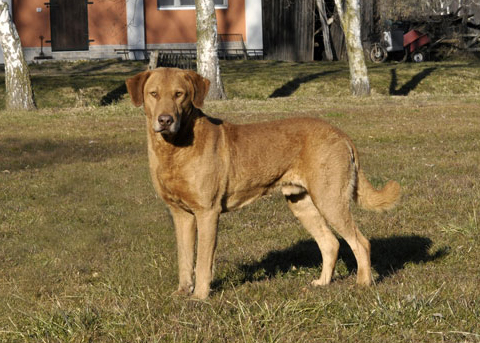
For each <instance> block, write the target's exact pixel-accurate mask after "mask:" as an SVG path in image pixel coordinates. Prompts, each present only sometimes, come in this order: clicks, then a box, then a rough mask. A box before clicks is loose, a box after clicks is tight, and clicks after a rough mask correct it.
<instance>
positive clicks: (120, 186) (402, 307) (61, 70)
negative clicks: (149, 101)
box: [0, 61, 480, 343]
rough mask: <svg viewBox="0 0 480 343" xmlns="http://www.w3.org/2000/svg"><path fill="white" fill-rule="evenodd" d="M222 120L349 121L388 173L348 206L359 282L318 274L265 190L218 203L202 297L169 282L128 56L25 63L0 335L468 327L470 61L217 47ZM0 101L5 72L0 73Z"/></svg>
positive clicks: (478, 302)
mask: <svg viewBox="0 0 480 343" xmlns="http://www.w3.org/2000/svg"><path fill="white" fill-rule="evenodd" d="M222 67H223V69H222V71H223V77H224V83H225V87H226V90H227V94H228V96H229V98H230V100H228V101H223V102H215V101H212V102H207V103H206V105H205V112H206V113H208V114H210V115H213V116H216V117H219V118H222V119H225V120H228V121H231V122H235V123H250V122H256V121H266V120H271V119H278V118H289V117H297V116H309V117H319V118H324V119H326V120H327V121H329V122H331V123H333V124H334V125H337V126H338V127H340V128H341V129H342V130H343V131H345V132H346V133H348V134H349V135H350V136H351V137H352V139H353V140H354V142H355V143H356V146H357V148H358V150H359V151H360V155H361V156H360V157H361V162H362V165H363V168H364V170H365V172H366V173H367V175H368V177H369V179H370V180H371V181H372V183H373V184H374V185H376V186H381V185H383V184H384V182H385V181H386V180H388V179H395V180H397V181H399V182H400V183H401V186H402V191H403V197H402V201H401V203H400V205H399V206H398V207H397V208H396V209H394V210H393V211H390V212H387V213H381V214H376V213H370V212H365V211H363V210H360V209H358V208H356V207H355V206H353V210H354V214H355V219H356V222H357V224H358V226H359V227H360V228H361V230H362V232H363V233H364V234H365V236H366V237H367V238H369V239H370V241H371V244H372V265H373V273H374V277H375V284H374V285H373V286H372V287H370V288H362V287H357V286H355V259H354V258H353V255H352V253H351V251H350V249H349V248H348V246H347V245H346V244H345V242H343V241H342V242H341V243H342V246H341V251H340V256H339V261H338V263H337V268H336V273H335V276H334V282H333V283H332V284H331V285H330V286H328V287H324V288H314V287H311V286H310V282H311V281H312V280H313V279H314V278H316V277H318V276H319V273H320V268H321V263H322V261H321V257H320V254H319V251H318V249H317V247H316V245H315V243H314V241H313V239H312V238H311V237H310V236H309V235H308V234H307V233H306V231H305V230H304V229H303V228H302V227H301V225H300V224H299V222H298V221H296V219H295V218H294V217H293V215H292V214H291V213H290V212H289V211H288V209H287V207H286V204H285V202H284V199H283V198H282V196H281V195H280V194H274V195H271V196H268V197H265V198H264V199H262V200H260V201H259V202H256V203H254V204H252V205H250V206H249V207H246V208H244V209H242V210H240V211H237V212H233V213H228V214H225V215H223V217H221V221H220V230H219V244H218V249H217V256H216V271H215V280H214V282H213V285H212V288H213V292H212V295H211V297H210V298H209V299H208V300H207V301H204V302H199V301H193V300H189V299H185V298H177V297H172V296H171V293H172V292H173V291H174V290H175V289H176V286H177V269H176V268H177V264H176V249H175V237H174V231H173V224H172V222H171V219H170V217H169V214H168V211H167V209H166V207H165V206H164V205H163V203H162V202H161V201H160V200H159V199H158V198H157V197H156V195H155V192H154V190H153V187H152V185H151V182H150V179H149V175H148V166H147V154H146V133H145V123H144V118H143V114H142V111H141V109H137V108H134V107H133V105H131V104H130V102H129V99H128V96H127V95H125V94H124V93H125V88H124V86H123V82H124V80H125V78H126V77H128V76H130V75H133V74H135V73H136V72H138V71H140V70H143V69H144V68H146V66H145V65H144V64H141V63H135V62H117V61H103V62H96V63H71V64H64V63H58V64H44V65H40V66H32V67H31V73H32V80H33V85H34V89H35V92H36V100H37V104H38V106H39V110H38V111H35V112H8V111H5V110H1V111H0V342H9V343H10V342H145V343H146V342H185V343H186V342H189V343H190V342H252V343H253V342H378V343H380V342H381V343H384V342H389V343H393V342H480V287H479V285H480V265H479V261H480V250H479V243H480V226H479V222H480V168H479V162H480V63H479V62H469V61H464V62H442V63H424V64H410V63H408V64H396V63H391V64H389V63H386V64H379V65H369V76H370V81H371V85H372V88H373V92H372V96H371V97H368V98H354V97H351V96H350V95H349V89H348V87H349V72H348V67H347V65H346V64H344V63H317V62H316V63H287V62H272V61H256V62H250V61H249V62H245V61H230V62H227V63H225V64H224V65H223V66H222ZM0 88H1V89H0V106H3V102H4V100H3V96H4V84H3V80H0Z"/></svg>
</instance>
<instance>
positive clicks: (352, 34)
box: [335, 0, 370, 96]
mask: <svg viewBox="0 0 480 343" xmlns="http://www.w3.org/2000/svg"><path fill="white" fill-rule="evenodd" d="M335 6H336V8H337V12H338V15H339V17H340V22H341V25H342V29H343V32H344V34H345V42H346V45H347V56H348V64H349V67H350V88H351V91H352V94H353V95H357V96H364V95H370V82H369V81H368V73H367V66H366V65H365V56H364V54H363V46H362V40H361V33H360V29H361V23H360V2H359V0H335Z"/></svg>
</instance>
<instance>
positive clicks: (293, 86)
mask: <svg viewBox="0 0 480 343" xmlns="http://www.w3.org/2000/svg"><path fill="white" fill-rule="evenodd" d="M340 71H341V70H327V71H323V72H321V73H315V74H310V75H304V76H299V77H297V78H295V79H293V80H291V81H288V82H287V83H286V84H284V85H283V86H282V87H280V88H277V89H275V91H273V93H272V94H270V96H269V98H283V97H287V96H290V95H292V94H293V93H294V92H295V91H296V90H297V89H298V88H299V87H300V86H301V85H302V84H304V83H307V82H310V81H312V80H315V79H316V78H319V77H320V76H326V75H329V74H334V73H338V72H340Z"/></svg>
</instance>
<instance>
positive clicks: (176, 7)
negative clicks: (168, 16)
mask: <svg viewBox="0 0 480 343" xmlns="http://www.w3.org/2000/svg"><path fill="white" fill-rule="evenodd" d="M173 2H174V5H173V6H160V5H158V1H157V6H158V10H159V11H172V10H173V11H178V10H194V9H195V6H194V5H186V6H182V5H180V0H173ZM227 8H228V0H223V5H215V9H219V10H221V9H227Z"/></svg>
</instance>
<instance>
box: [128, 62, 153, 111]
mask: <svg viewBox="0 0 480 343" xmlns="http://www.w3.org/2000/svg"><path fill="white" fill-rule="evenodd" d="M150 74H151V72H150V71H149V70H147V71H144V72H142V73H140V74H137V75H135V76H133V77H131V78H129V79H127V80H126V81H125V83H126V85H127V90H128V94H130V98H131V99H132V102H133V104H134V105H135V106H137V107H138V106H141V105H142V104H143V86H145V82H146V81H147V79H148V77H149V76H150Z"/></svg>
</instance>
